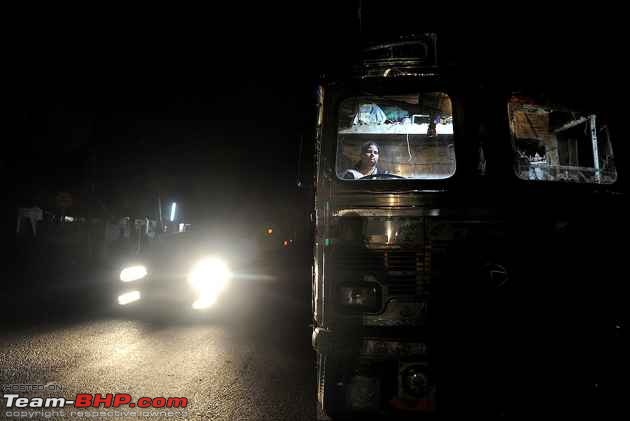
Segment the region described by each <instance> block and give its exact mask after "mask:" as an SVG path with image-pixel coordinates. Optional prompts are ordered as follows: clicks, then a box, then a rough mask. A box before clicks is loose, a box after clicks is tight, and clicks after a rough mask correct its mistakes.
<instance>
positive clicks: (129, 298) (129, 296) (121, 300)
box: [118, 291, 140, 306]
mask: <svg viewBox="0 0 630 421" xmlns="http://www.w3.org/2000/svg"><path fill="white" fill-rule="evenodd" d="M139 299H140V291H129V292H126V293H124V294H122V295H119V296H118V304H120V305H121V306H124V305H125V304H129V303H133V302H134V301H138V300H139Z"/></svg>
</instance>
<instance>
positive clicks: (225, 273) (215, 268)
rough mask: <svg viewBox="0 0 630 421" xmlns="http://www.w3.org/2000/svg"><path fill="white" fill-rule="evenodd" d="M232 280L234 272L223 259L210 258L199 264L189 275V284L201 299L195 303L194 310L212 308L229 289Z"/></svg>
mask: <svg viewBox="0 0 630 421" xmlns="http://www.w3.org/2000/svg"><path fill="white" fill-rule="evenodd" d="M231 278H232V272H230V269H229V268H228V265H227V264H226V263H225V262H224V261H223V260H221V259H218V258H216V257H208V258H205V259H203V260H201V261H199V262H197V264H195V266H193V268H192V270H191V271H190V274H189V275H188V283H189V284H190V285H191V286H192V287H193V288H194V289H195V290H197V292H198V293H199V299H198V300H197V301H195V302H194V303H193V308H195V309H202V308H207V307H210V306H212V305H213V304H214V303H215V302H216V300H217V298H218V297H219V295H220V294H221V293H222V292H223V291H224V290H225V289H226V288H227V286H228V284H229V282H230V279H231Z"/></svg>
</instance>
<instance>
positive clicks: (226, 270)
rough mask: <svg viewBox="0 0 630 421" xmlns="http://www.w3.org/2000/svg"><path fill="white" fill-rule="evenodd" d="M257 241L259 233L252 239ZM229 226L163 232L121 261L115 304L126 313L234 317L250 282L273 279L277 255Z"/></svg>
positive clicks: (244, 231)
mask: <svg viewBox="0 0 630 421" xmlns="http://www.w3.org/2000/svg"><path fill="white" fill-rule="evenodd" d="M258 237H262V235H260V236H258ZM258 237H257V236H255V235H253V234H252V233H251V232H247V231H246V230H243V232H241V233H240V234H239V233H237V230H236V229H234V228H232V229H230V228H224V229H212V230H204V229H202V230H199V231H188V232H182V233H174V234H164V235H161V236H159V237H158V238H157V239H155V240H153V241H151V242H149V243H147V244H148V245H147V246H146V247H145V249H144V250H143V251H142V252H141V253H139V254H138V255H136V256H134V257H132V258H129V259H127V260H126V263H125V264H124V265H123V267H122V268H121V271H120V274H119V277H118V279H117V280H116V284H117V288H116V300H117V304H118V306H119V307H122V308H124V309H125V310H127V309H134V308H141V309H147V310H153V311H154V310H158V311H164V312H167V311H170V312H175V313H179V314H183V315H194V314H207V313H210V314H214V315H216V314H227V315H230V314H234V313H235V312H238V309H239V307H240V306H242V305H243V304H244V302H245V301H246V296H247V293H248V289H249V288H251V287H252V285H253V284H260V283H266V282H270V281H273V279H274V276H273V265H274V263H277V261H278V256H277V253H274V252H273V250H265V247H264V243H263V242H260V241H257V240H256V239H257V238H258Z"/></svg>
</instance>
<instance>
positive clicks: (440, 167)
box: [336, 92, 455, 181]
mask: <svg viewBox="0 0 630 421" xmlns="http://www.w3.org/2000/svg"><path fill="white" fill-rule="evenodd" d="M337 127H338V130H337V160H336V173H337V177H338V178H339V179H343V180H362V181H365V180H383V179H445V178H449V177H451V176H452V175H453V174H454V173H455V150H454V142H453V111H452V104H451V99H450V98H449V96H448V95H447V94H445V93H442V92H430V93H420V94H412V95H398V96H385V97H383V96H379V97H376V96H362V97H352V98H347V99H345V100H344V101H342V103H341V105H340V107H339V112H338V125H337Z"/></svg>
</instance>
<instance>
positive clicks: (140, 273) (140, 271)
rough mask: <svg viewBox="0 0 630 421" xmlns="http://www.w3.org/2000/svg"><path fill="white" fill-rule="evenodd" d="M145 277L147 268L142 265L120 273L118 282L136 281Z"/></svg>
mask: <svg viewBox="0 0 630 421" xmlns="http://www.w3.org/2000/svg"><path fill="white" fill-rule="evenodd" d="M145 276H147V268H146V267H144V266H142V265H137V266H130V267H128V268H124V269H123V270H122V271H121V272H120V280H121V281H123V282H131V281H137V280H138V279H142V278H144V277H145Z"/></svg>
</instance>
